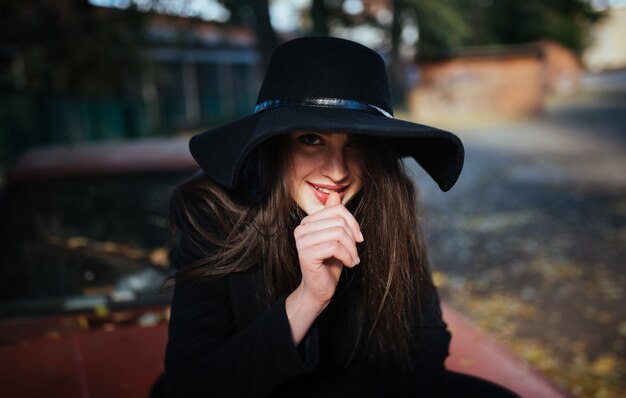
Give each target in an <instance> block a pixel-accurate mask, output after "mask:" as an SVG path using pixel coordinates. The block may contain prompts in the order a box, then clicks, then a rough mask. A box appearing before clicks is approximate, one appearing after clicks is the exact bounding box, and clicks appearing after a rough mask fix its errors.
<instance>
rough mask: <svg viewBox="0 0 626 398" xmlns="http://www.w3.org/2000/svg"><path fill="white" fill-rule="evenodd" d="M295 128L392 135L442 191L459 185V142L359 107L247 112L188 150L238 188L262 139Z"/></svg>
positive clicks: (446, 134) (225, 182) (193, 140)
mask: <svg viewBox="0 0 626 398" xmlns="http://www.w3.org/2000/svg"><path fill="white" fill-rule="evenodd" d="M293 131H315V132H320V133H331V132H340V133H348V134H360V135H366V136H379V137H389V138H390V139H394V140H397V141H399V142H398V144H399V145H397V147H398V148H399V150H400V155H401V156H403V157H404V156H412V157H413V158H414V159H415V160H416V161H417V162H418V163H419V165H420V166H421V167H422V168H423V169H424V170H425V171H426V172H427V173H428V174H429V175H430V176H431V177H432V179H433V180H434V181H435V182H436V183H437V185H438V186H439V188H440V189H441V190H442V191H448V190H449V189H450V188H452V186H453V185H454V184H455V183H456V181H457V179H458V178H459V175H460V173H461V170H462V168H463V161H464V149H463V144H462V143H461V140H460V139H459V138H458V137H457V136H456V135H454V134H452V133H450V132H447V131H444V130H440V129H437V128H434V127H430V126H426V125H422V124H418V123H412V122H407V121H404V120H399V119H392V118H387V117H384V116H378V115H374V114H370V113H366V112H362V111H358V110H352V109H341V108H330V107H328V108H326V107H312V106H302V105H288V106H282V107H278V108H273V109H268V110H265V111H263V112H261V113H257V114H253V115H250V116H246V117H244V118H242V119H239V120H236V121H234V122H232V123H229V124H226V125H223V126H220V127H217V128H215V129H212V130H208V131H205V132H203V133H200V134H198V135H195V136H194V137H192V138H191V140H190V142H189V149H190V151H191V154H192V156H193V157H194V159H195V160H196V162H198V164H199V165H200V167H202V169H203V170H204V171H205V172H206V173H207V174H208V175H210V176H211V177H212V178H214V179H215V180H216V181H217V182H218V183H220V184H222V185H224V186H226V187H230V188H232V187H234V186H235V184H236V183H237V176H238V175H239V171H240V170H241V167H242V166H243V164H244V161H245V159H246V157H247V156H248V155H249V154H250V152H251V151H252V150H253V149H254V148H255V147H256V146H258V145H259V144H260V143H262V142H263V141H265V140H267V139H269V138H271V137H275V136H278V135H282V134H286V133H290V132H293Z"/></svg>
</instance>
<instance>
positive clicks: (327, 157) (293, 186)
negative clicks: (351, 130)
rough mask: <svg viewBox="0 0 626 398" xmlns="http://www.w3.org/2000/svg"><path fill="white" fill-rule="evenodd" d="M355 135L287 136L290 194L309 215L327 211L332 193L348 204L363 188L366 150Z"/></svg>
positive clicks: (305, 134)
mask: <svg viewBox="0 0 626 398" xmlns="http://www.w3.org/2000/svg"><path fill="white" fill-rule="evenodd" d="M355 138H356V137H354V138H353V136H351V135H348V134H341V133H333V134H327V133H309V132H306V133H305V132H294V133H290V134H288V136H287V140H288V143H289V150H290V156H291V162H290V163H288V165H290V166H291V169H290V170H288V171H287V175H288V178H289V193H290V195H291V197H292V198H293V200H294V201H295V202H296V203H297V204H298V206H300V208H301V209H302V210H304V211H305V212H306V213H307V214H312V213H315V212H316V211H319V210H321V209H323V208H324V205H325V204H326V200H327V199H328V196H329V195H330V193H331V192H333V191H335V192H338V193H339V196H340V197H341V203H342V204H344V205H345V204H347V203H348V202H349V201H350V199H352V198H353V197H354V195H356V194H357V193H358V192H359V190H360V189H361V187H362V185H363V181H362V175H363V151H362V148H361V147H360V146H359V144H358V142H357V141H356V139H355Z"/></svg>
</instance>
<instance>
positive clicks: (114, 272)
mask: <svg viewBox="0 0 626 398" xmlns="http://www.w3.org/2000/svg"><path fill="white" fill-rule="evenodd" d="M195 172H197V166H196V164H195V162H194V161H193V159H192V158H191V155H190V154H189V151H188V148H187V141H186V140H171V139H168V140H151V141H142V142H118V143H104V144H97V145H96V144H91V145H82V146H76V147H58V148H48V149H40V150H33V151H31V152H29V153H27V154H26V155H24V156H23V157H22V158H20V159H19V161H18V162H17V163H16V164H15V166H14V167H13V168H12V169H11V171H10V173H9V174H8V176H7V177H6V180H5V182H4V187H3V189H2V191H1V193H0V235H1V237H0V249H1V250H2V251H1V253H2V255H1V257H0V258H1V259H2V263H1V264H2V265H1V266H0V368H1V369H2V372H0V396H4V397H41V396H47V397H64V398H68V397H81V398H82V397H116V398H124V397H145V396H147V395H148V392H149V390H150V387H151V385H152V383H153V382H154V381H155V379H156V378H157V376H158V375H159V374H160V373H161V372H162V371H163V355H164V349H165V343H166V340H167V319H168V314H169V311H168V303H169V300H170V297H171V295H170V294H169V293H167V292H165V293H160V292H159V290H160V288H161V285H162V283H163V281H164V280H165V278H167V277H168V276H169V272H168V269H167V265H168V247H169V245H168V239H169V229H168V225H169V221H168V210H169V196H170V191H171V188H172V187H174V186H175V185H177V184H178V183H180V182H182V181H183V180H184V179H186V178H189V177H190V176H192V175H193V174H194V173H195ZM444 317H445V319H446V321H447V322H448V324H449V327H450V329H451V331H452V333H453V336H454V337H453V340H452V346H451V355H450V357H449V358H448V361H447V366H448V367H449V368H450V369H452V370H456V371H459V372H463V373H470V374H473V375H476V376H479V377H483V378H486V379H489V380H492V381H495V382H497V383H499V384H501V385H504V386H506V387H508V388H510V389H512V390H514V391H516V392H517V393H519V394H520V395H522V396H524V397H545V398H548V397H565V396H567V394H565V393H564V392H563V391H561V390H559V389H558V388H556V387H555V386H554V385H553V384H552V383H551V382H549V381H548V380H547V379H546V378H544V377H543V376H542V375H540V374H539V373H537V372H535V371H534V370H532V369H530V368H529V367H528V366H526V365H525V364H523V363H522V362H520V361H519V360H517V359H516V358H515V357H514V356H513V355H512V354H511V353H510V352H508V351H507V350H506V349H504V348H502V347H501V346H500V345H499V344H497V343H496V342H494V341H493V340H491V339H490V338H488V337H487V336H485V335H484V334H482V333H480V332H478V330H477V329H476V328H474V327H473V326H472V325H471V324H470V323H469V322H468V321H466V320H464V319H463V318H462V317H461V316H459V315H458V314H456V313H455V312H454V311H453V310H452V309H450V308H449V307H447V306H446V305H445V304H444Z"/></svg>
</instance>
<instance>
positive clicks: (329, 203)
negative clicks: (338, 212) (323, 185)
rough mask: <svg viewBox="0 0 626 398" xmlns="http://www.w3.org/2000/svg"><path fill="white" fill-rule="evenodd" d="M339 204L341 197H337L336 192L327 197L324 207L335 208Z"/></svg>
mask: <svg viewBox="0 0 626 398" xmlns="http://www.w3.org/2000/svg"><path fill="white" fill-rule="evenodd" d="M340 203H341V197H340V196H339V194H338V193H337V192H332V193H331V194H330V196H328V199H326V205H325V206H324V207H327V208H328V207H333V206H337V205H338V204H340Z"/></svg>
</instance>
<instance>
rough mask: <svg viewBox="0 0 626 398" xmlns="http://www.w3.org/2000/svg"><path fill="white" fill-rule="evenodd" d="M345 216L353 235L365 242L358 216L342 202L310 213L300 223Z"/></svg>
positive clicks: (359, 240)
mask: <svg viewBox="0 0 626 398" xmlns="http://www.w3.org/2000/svg"><path fill="white" fill-rule="evenodd" d="M337 216H339V217H343V219H344V220H345V221H346V223H347V224H348V227H349V228H350V229H351V230H352V233H353V235H354V236H355V237H356V241H357V242H363V234H362V233H361V226H360V225H359V223H358V222H357V221H356V218H354V216H353V215H352V213H350V212H349V211H348V209H346V207H345V206H344V205H342V204H338V205H336V206H331V207H327V208H324V209H322V210H320V211H317V212H315V213H313V214H309V215H308V216H306V217H304V218H303V219H302V221H301V222H300V224H302V225H303V224H308V223H311V222H315V221H319V220H323V219H325V218H331V217H337Z"/></svg>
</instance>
